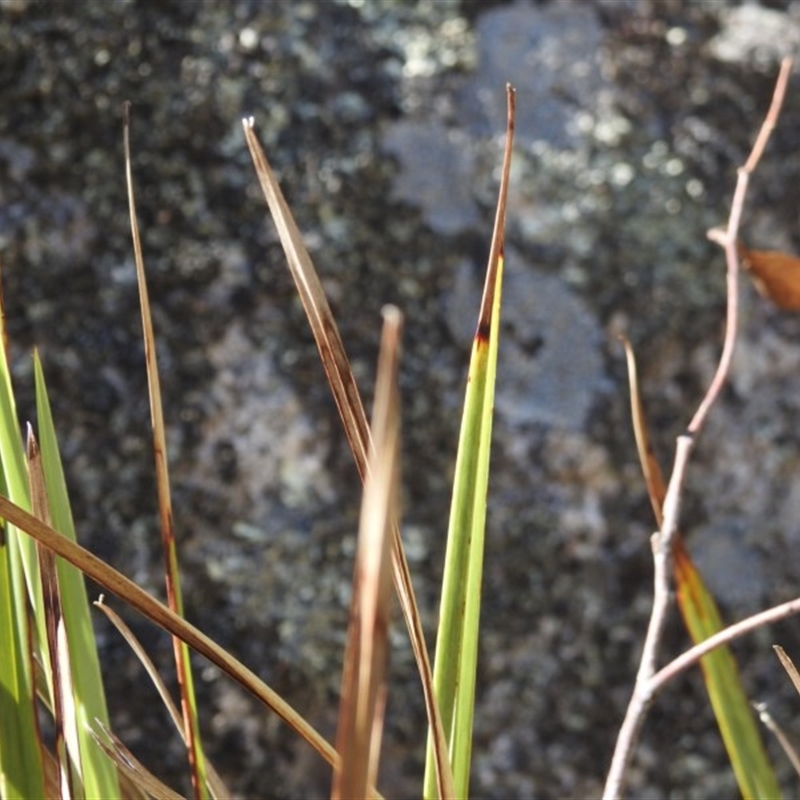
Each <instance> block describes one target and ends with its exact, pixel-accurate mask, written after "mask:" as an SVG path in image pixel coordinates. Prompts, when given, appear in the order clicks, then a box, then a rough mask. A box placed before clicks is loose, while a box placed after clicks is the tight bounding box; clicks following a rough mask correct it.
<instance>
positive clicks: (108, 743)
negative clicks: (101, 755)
mask: <svg viewBox="0 0 800 800" xmlns="http://www.w3.org/2000/svg"><path fill="white" fill-rule="evenodd" d="M95 725H96V726H97V728H98V729H99V730H100V732H101V733H102V734H103V736H100V735H99V734H98V733H97V732H96V731H92V735H93V736H94V740H95V742H96V743H97V745H98V747H100V748H102V750H103V751H104V752H105V753H106V755H107V756H108V757H109V758H110V759H111V760H112V761H113V762H114V763H115V764H116V765H117V768H118V769H119V770H120V772H121V773H122V774H123V775H124V776H125V778H126V779H127V780H128V781H129V782H130V784H132V785H133V786H135V787H136V788H137V789H138V790H139V791H140V792H142V793H144V794H145V795H146V796H149V797H154V798H158V800H184V798H183V795H180V794H178V792H176V791H174V790H172V789H170V787H169V786H167V784H166V783H164V782H163V781H161V780H159V779H158V778H157V777H156V776H155V775H153V773H152V772H150V770H148V769H147V767H145V766H144V765H143V764H142V763H141V762H140V761H139V760H138V759H137V758H136V756H134V755H133V753H131V751H130V750H129V749H128V748H127V747H126V746H125V744H124V743H123V742H122V741H121V740H120V739H119V738H118V737H117V736H116V735H115V734H114V733H113V732H112V731H111V730H109V729H108V728H106V726H105V725H103V723H102V722H99V721H96V722H95ZM103 737H105V738H103Z"/></svg>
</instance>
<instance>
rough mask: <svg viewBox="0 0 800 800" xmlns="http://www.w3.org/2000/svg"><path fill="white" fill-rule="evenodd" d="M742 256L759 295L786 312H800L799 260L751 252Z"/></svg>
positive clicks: (744, 251)
mask: <svg viewBox="0 0 800 800" xmlns="http://www.w3.org/2000/svg"><path fill="white" fill-rule="evenodd" d="M739 256H740V257H741V259H742V263H743V264H744V267H745V269H746V270H747V271H748V272H749V273H750V277H751V278H752V279H753V283H755V285H756V288H757V289H758V291H759V292H760V293H761V294H762V295H763V296H764V297H766V298H767V299H769V300H772V302H773V303H775V305H776V306H778V308H781V309H783V310H784V311H800V257H798V256H793V255H790V254H789V253H782V252H780V251H778V250H750V249H748V248H747V247H745V246H744V245H743V244H741V243H740V244H739Z"/></svg>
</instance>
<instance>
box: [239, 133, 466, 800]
mask: <svg viewBox="0 0 800 800" xmlns="http://www.w3.org/2000/svg"><path fill="white" fill-rule="evenodd" d="M242 124H243V127H244V135H245V139H246V141H247V146H248V148H249V149H250V155H251V156H252V159H253V164H254V166H255V170H256V174H257V176H258V180H259V183H260V185H261V189H262V191H263V193H264V197H265V199H266V201H267V205H268V207H269V210H270V213H271V215H272V218H273V221H274V223H275V226H276V228H277V230H278V235H279V237H280V240H281V245H282V246H283V250H284V253H285V255H286V259H287V262H288V265H289V270H290V272H291V274H292V278H293V279H294V282H295V285H296V287H297V291H298V294H299V295H300V300H301V302H302V304H303V308H304V309H305V312H306V316H307V317H308V321H309V324H310V325H311V330H312V333H313V335H314V339H315V341H316V344H317V348H318V350H319V353H320V358H321V360H322V365H323V368H324V369H325V374H326V375H327V378H328V383H329V384H330V387H331V391H332V393H333V397H334V400H335V402H336V406H337V408H338V410H339V416H340V418H341V420H342V425H343V426H344V430H345V435H346V436H347V440H348V442H349V444H350V449H351V451H352V453H353V458H354V460H355V462H356V468H357V469H358V472H359V475H360V476H361V480H362V481H363V480H365V478H366V475H367V469H368V467H367V454H368V452H369V446H370V445H369V439H370V434H369V427H368V425H367V417H366V414H365V413H364V405H363V403H362V402H361V396H360V394H359V391H358V386H357V385H356V381H355V378H354V377H353V372H352V370H351V368H350V364H349V361H348V358H347V354H346V353H345V350H344V345H343V344H342V339H341V336H340V335H339V330H338V328H337V326H336V321H335V320H334V318H333V314H332V312H331V310H330V306H329V304H328V301H327V298H326V297H325V292H324V290H323V288H322V284H321V282H320V280H319V277H318V276H317V272H316V270H315V268H314V264H313V262H312V261H311V256H310V255H309V253H308V250H307V249H306V247H305V245H304V243H303V239H302V235H301V233H300V230H299V228H298V227H297V223H296V222H295V221H294V217H293V216H292V213H291V211H290V209H289V206H288V204H287V203H286V200H285V198H284V196H283V192H282V191H281V188H280V185H279V184H278V181H277V179H276V178H275V175H274V174H273V172H272V169H271V168H270V166H269V162H268V161H267V157H266V155H265V154H264V150H263V148H262V147H261V144H260V143H259V141H258V137H257V136H256V134H255V130H254V121H253V119H252V118H250V119H245V120H242ZM392 571H393V576H394V584H395V591H396V592H397V596H398V599H399V601H400V608H401V609H402V612H403V617H404V619H405V622H406V626H407V628H408V633H409V638H410V640H411V648H412V650H413V651H414V658H415V660H416V663H417V669H418V671H419V675H420V681H421V683H422V692H423V696H424V700H425V709H426V711H427V714H428V721H429V723H430V725H431V729H432V730H433V735H434V739H435V741H436V748H435V754H436V774H437V780H438V781H439V790H440V797H450V796H452V794H453V789H452V787H453V782H452V773H451V770H450V765H449V761H448V758H447V744H446V740H445V736H444V729H443V727H442V721H441V715H440V714H439V709H438V706H437V704H436V700H435V699H434V691H433V677H432V672H431V666H430V658H429V656H428V650H427V646H426V644H425V634H424V631H423V629H422V622H421V619H420V615H419V611H418V609H417V602H416V599H415V595H414V587H413V584H412V583H411V573H410V571H409V569H408V561H407V560H406V556H405V551H404V550H403V543H402V540H401V538H400V530H399V528H398V527H397V524H396V523H395V524H394V525H393V528H392Z"/></svg>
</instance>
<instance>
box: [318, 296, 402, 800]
mask: <svg viewBox="0 0 800 800" xmlns="http://www.w3.org/2000/svg"><path fill="white" fill-rule="evenodd" d="M401 325H402V318H401V315H400V312H399V311H398V310H397V309H396V308H387V309H386V310H385V311H384V326H383V334H382V337H381V348H380V357H379V361H378V377H377V383H376V391H375V407H374V410H373V416H372V427H371V430H372V441H373V443H374V444H373V447H372V451H371V453H370V462H369V470H368V473H367V479H366V481H365V483H364V498H363V502H362V506H361V520H360V524H359V536H358V551H357V554H356V567H355V571H354V576H353V598H352V602H351V607H350V624H349V626H348V644H347V649H346V663H345V665H344V671H343V677H342V696H341V703H340V710H339V727H338V732H337V736H336V749H337V751H338V753H339V756H340V758H341V764H340V768H339V769H337V770H335V771H334V780H333V789H332V792H331V797H332V798H333V800H345V799H346V798H350V797H366V796H367V794H368V788H369V786H370V785H371V784H374V782H375V780H376V778H377V765H378V756H379V752H380V740H381V733H382V722H383V710H384V705H385V696H386V669H387V664H388V657H389V609H390V601H391V588H392V584H391V580H392V576H391V531H392V523H393V522H394V520H396V519H397V493H398V480H399V476H398V472H399V438H400V401H399V395H398V389H397V367H398V362H399V349H400V330H401Z"/></svg>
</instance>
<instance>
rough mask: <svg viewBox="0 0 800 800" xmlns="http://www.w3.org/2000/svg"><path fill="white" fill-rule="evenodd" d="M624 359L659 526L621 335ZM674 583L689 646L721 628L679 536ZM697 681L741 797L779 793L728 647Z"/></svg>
mask: <svg viewBox="0 0 800 800" xmlns="http://www.w3.org/2000/svg"><path fill="white" fill-rule="evenodd" d="M623 345H624V346H625V355H626V358H627V362H628V381H629V388H630V398H631V416H632V418H633V431H634V435H635V437H636V447H637V449H638V451H639V460H640V462H641V465H642V472H643V474H644V478H645V483H646V484H647V493H648V495H649V496H650V503H651V505H652V506H653V513H654V514H655V518H656V522H657V523H658V526H659V527H661V522H662V518H663V512H662V506H663V505H664V498H665V496H666V493H667V487H666V484H665V483H664V477H663V475H662V473H661V467H660V466H659V463H658V460H657V459H656V457H655V452H654V450H653V446H652V444H651V442H650V434H649V430H648V425H647V420H646V418H645V414H644V407H643V405H642V401H641V396H640V393H639V378H638V373H637V369H636V358H635V356H634V353H633V348H632V347H631V344H630V342H629V341H627V339H624V338H623ZM672 555H673V561H674V564H675V584H676V591H677V596H678V606H679V608H680V611H681V615H682V616H683V621H684V624H685V625H686V628H687V630H688V631H689V635H690V636H691V638H692V641H693V642H694V643H695V644H699V643H700V642H702V641H704V640H705V639H707V638H708V637H709V636H712V635H713V634H715V633H718V632H719V631H721V630H722V629H723V628H724V627H725V626H724V625H723V622H722V618H721V617H720V615H719V610H718V609H717V604H716V602H715V600H714V598H713V596H712V595H711V593H710V592H709V591H708V589H707V588H706V585H705V582H704V581H703V578H702V576H701V575H700V573H699V572H698V571H697V568H696V567H695V566H694V563H693V562H692V559H691V557H690V556H689V553H688V551H687V550H686V546H685V545H684V543H683V538H682V537H681V536H678V537H676V539H675V543H674V545H673V552H672ZM700 665H701V667H702V669H703V679H704V681H705V685H706V691H707V692H708V696H709V699H710V700H711V707H712V708H713V710H714V715H715V717H716V719H717V726H718V727H719V730H720V734H721V735H722V739H723V741H724V743H725V747H726V749H727V751H728V758H729V759H730V762H731V766H732V767H733V771H734V774H735V775H736V780H737V782H738V784H739V790H740V791H741V793H742V796H743V797H745V798H751V797H780V796H781V793H780V788H779V787H778V782H777V779H776V778H775V773H774V770H773V769H772V765H771V764H770V762H769V760H768V758H767V755H766V752H765V751H764V746H763V743H762V740H761V732H760V728H759V726H758V724H757V723H756V719H755V715H754V713H753V711H752V709H751V706H750V703H749V702H748V700H747V696H746V694H745V692H744V688H743V687H742V682H741V679H740V677H739V670H738V669H737V667H736V660H735V659H734V657H733V653H732V652H731V649H730V648H729V647H727V646H724V647H720V648H718V649H717V650H715V651H714V652H712V653H709V655H707V656H706V657H705V658H703V659H702V661H701V662H700Z"/></svg>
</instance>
